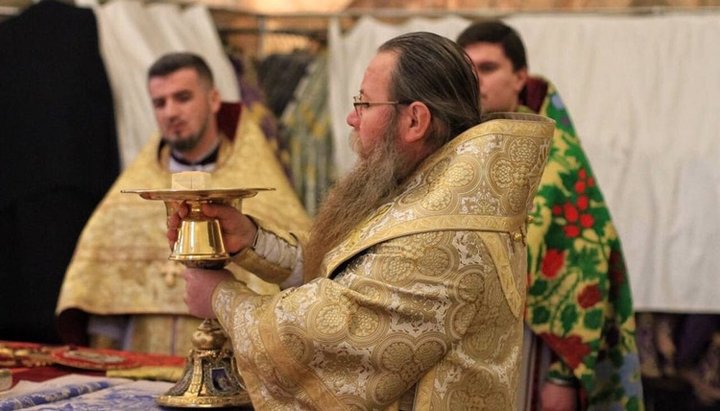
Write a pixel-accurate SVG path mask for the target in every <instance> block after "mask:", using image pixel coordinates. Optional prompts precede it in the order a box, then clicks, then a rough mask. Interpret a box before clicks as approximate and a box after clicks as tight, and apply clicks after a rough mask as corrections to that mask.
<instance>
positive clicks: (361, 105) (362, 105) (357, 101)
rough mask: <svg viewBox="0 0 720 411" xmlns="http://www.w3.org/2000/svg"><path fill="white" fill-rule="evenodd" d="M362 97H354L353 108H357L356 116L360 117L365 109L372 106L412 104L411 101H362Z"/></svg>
mask: <svg viewBox="0 0 720 411" xmlns="http://www.w3.org/2000/svg"><path fill="white" fill-rule="evenodd" d="M361 99H362V96H361V95H357V96H353V107H355V114H357V116H358V117H362V112H363V110H364V109H366V108H368V107H371V106H396V105H398V104H410V101H362V100H361Z"/></svg>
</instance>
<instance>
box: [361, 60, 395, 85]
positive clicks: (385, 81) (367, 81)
mask: <svg viewBox="0 0 720 411" xmlns="http://www.w3.org/2000/svg"><path fill="white" fill-rule="evenodd" d="M396 60H397V55H396V54H395V53H392V52H387V51H382V52H379V53H378V54H376V55H375V57H373V59H372V60H370V63H368V66H367V68H366V69H365V75H364V76H363V80H362V84H361V86H360V94H373V93H378V92H380V91H387V89H388V86H389V84H390V76H391V75H392V71H393V69H394V68H395V62H396Z"/></svg>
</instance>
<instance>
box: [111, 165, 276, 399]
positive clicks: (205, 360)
mask: <svg viewBox="0 0 720 411" xmlns="http://www.w3.org/2000/svg"><path fill="white" fill-rule="evenodd" d="M180 174H188V173H180ZM173 181H174V180H173ZM174 185H175V184H173V186H174ZM265 190H272V189H270V188H247V189H204V188H201V189H193V188H187V189H185V188H183V189H170V190H122V192H123V193H134V194H138V195H140V197H142V198H144V199H146V200H161V201H163V202H164V203H165V208H166V211H167V215H168V216H169V215H171V214H173V213H174V212H175V211H176V210H177V207H178V205H179V204H180V203H182V202H184V203H186V204H187V205H188V207H189V209H190V212H189V213H188V215H187V216H186V217H185V218H183V220H182V222H181V223H180V227H179V228H178V239H177V241H176V242H175V247H174V248H173V251H172V253H171V254H170V257H169V259H170V260H175V261H178V262H180V263H182V264H184V265H185V266H187V267H192V268H205V269H221V268H223V267H225V265H227V264H228V263H229V262H230V260H231V257H230V255H229V254H228V253H227V251H226V250H225V246H224V244H223V240H222V232H221V229H220V223H219V222H218V221H217V220H216V219H213V218H208V217H206V216H205V215H203V214H202V211H201V207H202V204H205V203H220V204H226V205H232V206H233V207H235V208H237V209H238V210H240V209H241V208H242V199H244V198H249V197H253V196H255V195H256V194H257V193H258V192H260V191H265ZM227 341H228V337H227V335H226V334H225V331H224V330H223V329H222V327H221V326H220V324H219V323H218V321H217V320H209V319H205V320H203V322H202V323H201V324H200V326H199V327H198V329H197V331H196V332H195V333H194V334H193V337H192V343H193V347H194V348H193V349H192V351H191V352H190V354H189V355H188V359H187V364H186V366H185V371H184V372H183V376H182V377H181V378H180V380H179V381H178V382H177V383H176V384H175V385H174V386H173V387H172V388H170V390H168V392H166V393H165V394H164V395H161V396H159V397H158V398H157V399H156V402H157V403H158V404H160V405H163V406H168V407H185V408H219V407H235V406H242V405H249V404H250V397H249V395H248V393H247V391H246V390H245V387H244V386H243V382H242V378H241V377H240V375H239V374H238V372H237V367H236V364H235V357H234V356H233V353H232V349H231V348H230V345H229V344H228V343H227Z"/></svg>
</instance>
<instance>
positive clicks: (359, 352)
mask: <svg viewBox="0 0 720 411" xmlns="http://www.w3.org/2000/svg"><path fill="white" fill-rule="evenodd" d="M477 85H478V83H477V79H476V77H475V74H474V71H473V68H472V66H471V64H470V61H469V59H468V58H467V56H466V55H465V53H464V52H463V51H462V49H461V48H459V46H457V45H456V44H455V43H454V42H452V41H450V40H448V39H446V38H444V37H440V36H437V35H435V34H430V33H410V34H406V35H402V36H399V37H396V38H394V39H391V40H389V41H388V42H386V43H385V44H383V45H382V46H381V47H380V48H379V51H378V53H377V55H376V56H375V57H374V58H373V60H372V61H371V62H370V64H369V65H368V67H367V70H366V71H365V75H364V78H363V81H362V84H361V89H360V94H359V95H358V96H357V97H356V98H355V102H354V106H355V110H353V111H351V112H350V114H349V115H348V117H347V122H348V124H349V125H350V126H351V127H352V129H353V131H354V138H353V143H354V147H355V149H356V151H357V152H358V154H359V156H360V161H359V163H358V164H357V165H356V167H355V169H354V170H353V171H352V172H351V173H350V174H349V175H348V176H346V177H345V178H344V179H342V180H341V181H340V182H339V183H338V184H337V185H336V187H334V188H333V190H332V191H331V193H330V194H329V196H328V198H327V200H326V201H325V203H324V205H323V207H322V208H321V211H320V213H319V214H318V217H317V220H316V221H315V225H314V226H313V229H312V231H311V233H310V237H309V240H308V242H307V243H298V244H297V245H295V246H289V245H288V243H286V242H285V243H284V245H285V246H286V248H281V247H275V246H272V247H271V245H272V244H274V243H276V242H278V238H287V237H289V236H290V237H294V238H302V236H300V235H289V234H288V233H283V232H277V231H273V230H272V228H270V227H267V226H265V225H264V224H263V222H262V221H258V220H256V219H254V218H249V217H247V216H245V215H242V214H240V213H239V212H237V211H236V210H234V209H232V208H230V207H223V206H214V205H213V206H210V205H208V206H205V207H204V208H203V212H204V213H205V214H207V215H208V216H212V217H217V218H218V219H219V220H220V224H221V225H222V227H223V233H224V236H223V239H224V240H225V241H226V243H225V244H226V247H227V249H228V251H232V252H235V253H238V254H237V255H236V257H235V262H237V263H238V264H240V265H242V266H244V267H245V268H247V269H248V270H250V271H252V272H254V273H256V274H258V275H259V276H261V277H262V278H264V279H266V280H268V281H274V282H276V283H279V284H280V285H281V288H282V289H283V291H281V292H280V293H278V294H276V295H274V296H262V295H258V294H257V293H255V292H253V291H251V290H250V289H249V288H248V287H247V286H246V285H245V284H243V283H242V282H239V281H236V280H235V279H234V278H233V277H232V275H231V273H229V272H227V271H224V270H215V271H213V270H197V269H188V270H186V271H185V273H184V276H185V278H186V285H187V288H186V296H185V301H186V303H188V305H189V308H190V312H191V313H193V314H195V315H198V316H200V317H216V318H218V319H219V321H220V323H221V324H222V326H223V327H224V329H225V330H226V331H227V332H228V334H229V336H230V338H231V340H232V344H233V348H234V352H235V357H236V360H237V364H238V368H239V372H240V374H241V375H242V377H243V379H244V381H245V383H246V387H247V389H248V392H249V394H250V397H251V399H252V402H253V406H254V407H255V408H256V409H268V410H277V409H287V410H290V409H292V410H298V409H315V410H343V409H395V410H397V409H401V410H410V409H415V410H430V409H432V410H462V409H486V410H514V409H515V397H516V394H515V392H516V390H517V385H518V371H519V365H520V360H521V358H520V355H521V344H522V334H523V316H522V315H523V304H524V300H525V281H526V280H525V275H526V274H525V273H526V248H525V243H524V233H525V225H526V220H527V213H528V210H529V205H530V204H531V200H532V198H533V195H534V193H535V189H536V187H537V184H538V181H539V179H540V176H541V174H542V172H543V167H544V165H545V160H546V158H547V154H548V149H549V145H550V141H551V136H552V134H553V130H554V123H553V122H552V121H551V120H548V119H546V118H544V117H541V116H537V115H534V114H527V115H525V114H508V115H507V116H503V115H500V116H495V117H493V118H488V119H486V120H484V121H482V122H481V116H480V109H479V96H478V90H479V88H478V86H477ZM186 212H187V207H181V208H180V210H179V212H178V214H174V215H171V216H170V218H169V222H168V239H169V241H170V242H171V243H172V242H174V241H175V240H176V239H177V227H178V223H179V221H180V218H181V216H184V215H185V213H186ZM269 249H271V250H272V251H273V252H268V250H269Z"/></svg>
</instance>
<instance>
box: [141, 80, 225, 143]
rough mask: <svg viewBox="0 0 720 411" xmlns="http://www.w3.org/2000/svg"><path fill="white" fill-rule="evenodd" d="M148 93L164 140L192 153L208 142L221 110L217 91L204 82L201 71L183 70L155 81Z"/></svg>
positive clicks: (149, 86) (150, 82) (152, 81)
mask: <svg viewBox="0 0 720 411" xmlns="http://www.w3.org/2000/svg"><path fill="white" fill-rule="evenodd" d="M148 91H149V93H150V98H151V100H152V104H153V110H154V113H155V119H156V120H157V123H158V126H159V127H160V131H161V133H162V136H163V139H165V141H167V143H168V144H170V145H171V146H172V147H173V148H175V149H176V150H178V151H180V152H185V153H189V152H192V151H193V149H194V148H196V147H198V146H199V145H200V143H201V141H202V140H203V138H208V137H207V134H208V125H209V123H210V122H211V121H214V115H215V112H217V110H218V109H219V107H220V99H219V96H218V94H217V91H216V90H214V89H212V88H211V87H209V85H207V84H205V83H204V82H203V81H201V80H200V78H199V76H198V74H197V71H195V70H194V69H191V68H182V69H180V70H177V71H175V72H173V73H170V74H168V75H167V76H160V77H152V78H150V80H149V81H148ZM212 137H213V138H214V136H212Z"/></svg>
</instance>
